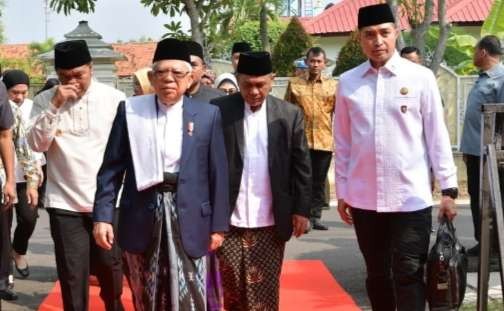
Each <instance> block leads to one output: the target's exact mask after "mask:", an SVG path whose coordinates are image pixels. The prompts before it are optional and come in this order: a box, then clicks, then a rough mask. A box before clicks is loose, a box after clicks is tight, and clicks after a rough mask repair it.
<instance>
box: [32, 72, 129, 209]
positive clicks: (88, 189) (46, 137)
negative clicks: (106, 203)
mask: <svg viewBox="0 0 504 311" xmlns="http://www.w3.org/2000/svg"><path fill="white" fill-rule="evenodd" d="M54 93H55V88H53V89H50V90H47V91H45V92H42V93H40V94H39V95H38V96H36V97H35V98H34V107H33V111H32V117H33V116H36V115H37V114H38V112H40V115H38V117H36V119H35V122H34V124H33V127H32V128H31V130H30V132H29V134H28V143H29V144H30V146H31V147H32V149H33V150H35V151H38V152H45V151H47V190H46V199H45V200H46V201H45V206H46V207H50V208H59V209H63V210H68V211H75V212H84V213H88V212H92V209H93V201H94V194H95V192H96V175H97V173H98V170H99V168H100V166H101V163H102V161H103V154H104V152H105V147H106V144H107V140H108V138H109V134H110V129H111V128H112V122H113V120H114V117H115V115H116V112H117V106H118V104H119V102H120V101H122V100H124V99H125V95H124V93H122V92H120V91H118V90H116V89H114V88H112V87H110V86H107V85H105V84H102V83H100V82H98V81H95V80H93V81H92V82H91V84H90V86H89V88H88V90H87V91H86V93H85V94H84V96H83V97H82V98H81V99H79V100H78V101H76V102H69V103H66V104H64V105H63V106H61V107H60V108H59V109H56V108H55V107H54V106H53V105H52V104H51V100H52V98H53V96H54Z"/></svg>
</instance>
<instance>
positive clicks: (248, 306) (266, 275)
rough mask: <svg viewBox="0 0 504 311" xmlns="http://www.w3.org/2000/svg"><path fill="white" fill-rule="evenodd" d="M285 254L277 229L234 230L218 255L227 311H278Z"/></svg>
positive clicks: (234, 228)
mask: <svg viewBox="0 0 504 311" xmlns="http://www.w3.org/2000/svg"><path fill="white" fill-rule="evenodd" d="M284 250H285V242H284V241H281V240H280V239H278V237H277V235H276V234H275V229H274V227H266V228H253V229H248V228H237V227H231V228H230V231H229V233H228V234H226V238H225V240H224V243H223V245H222V246H221V248H220V249H219V251H218V255H219V264H220V271H221V276H222V285H223V288H224V309H225V310H229V311H276V310H278V304H279V286H280V273H281V270H282V261H283V256H284Z"/></svg>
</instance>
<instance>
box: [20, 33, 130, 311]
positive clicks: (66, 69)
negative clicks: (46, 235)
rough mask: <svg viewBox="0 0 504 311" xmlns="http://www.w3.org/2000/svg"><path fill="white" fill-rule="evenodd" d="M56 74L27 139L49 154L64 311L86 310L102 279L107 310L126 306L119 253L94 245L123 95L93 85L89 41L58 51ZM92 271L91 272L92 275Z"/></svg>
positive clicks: (49, 202)
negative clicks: (96, 213)
mask: <svg viewBox="0 0 504 311" xmlns="http://www.w3.org/2000/svg"><path fill="white" fill-rule="evenodd" d="M54 53H55V63H54V66H55V69H56V73H57V75H58V78H59V80H60V81H61V85H58V86H56V87H54V88H52V89H49V90H47V91H44V92H42V93H40V94H39V95H38V96H36V97H35V98H34V107H33V109H32V117H36V120H35V121H34V124H33V127H32V128H31V130H30V133H29V134H28V142H29V144H30V146H31V147H32V149H33V150H35V151H38V152H47V190H46V197H45V206H46V208H47V211H48V212H49V219H50V226H51V236H52V238H53V241H54V246H55V255H56V267H57V270H58V278H59V280H60V284H61V291H62V296H63V305H64V308H65V310H87V309H88V296H89V294H88V278H89V274H90V272H92V273H93V274H95V275H96V277H97V278H98V281H99V283H100V285H101V293H100V296H101V297H102V299H103V300H104V304H105V308H106V310H123V307H122V304H121V300H120V299H121V293H122V269H121V252H120V249H119V248H118V247H117V246H114V247H113V248H112V249H111V250H104V249H102V248H100V247H98V246H97V245H96V243H95V241H94V238H93V235H92V230H93V219H92V212H93V203H94V194H95V192H96V176H97V173H98V170H99V168H100V164H101V163H102V160H103V154H104V152H105V147H106V144H107V139H108V136H109V133H110V130H111V127H112V123H113V120H114V117H115V114H116V111H117V107H118V105H119V102H120V101H121V100H124V99H125V95H124V94H123V93H122V92H120V91H118V90H116V89H114V88H112V87H109V86H107V85H105V84H102V83H100V82H98V81H96V80H94V79H93V78H92V63H91V55H90V53H89V50H88V47H87V44H86V42H85V41H84V40H73V41H64V42H60V43H58V44H56V46H55V49H54ZM90 270H91V271H90Z"/></svg>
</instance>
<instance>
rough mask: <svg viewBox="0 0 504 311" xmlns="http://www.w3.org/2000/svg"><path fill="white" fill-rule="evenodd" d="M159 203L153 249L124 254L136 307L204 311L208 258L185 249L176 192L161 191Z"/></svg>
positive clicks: (169, 310)
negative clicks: (188, 254)
mask: <svg viewBox="0 0 504 311" xmlns="http://www.w3.org/2000/svg"><path fill="white" fill-rule="evenodd" d="M158 203H159V208H157V209H156V211H155V213H156V223H155V225H154V234H155V238H154V241H153V243H152V245H151V247H150V249H149V250H148V251H147V252H146V253H144V254H132V253H128V252H124V253H123V261H124V263H125V274H126V277H127V279H128V282H129V285H130V288H131V292H132V294H133V303H134V305H135V310H137V311H144V310H145V311H147V310H148V311H157V310H166V311H205V310H206V258H205V257H202V258H198V259H193V258H190V257H189V256H187V254H186V253H185V251H184V249H183V246H182V240H181V236H180V228H179V224H178V219H177V218H178V215H177V209H176V205H175V194H173V193H170V192H165V193H163V194H160V195H159V202H158Z"/></svg>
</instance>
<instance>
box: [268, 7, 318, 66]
mask: <svg viewBox="0 0 504 311" xmlns="http://www.w3.org/2000/svg"><path fill="white" fill-rule="evenodd" d="M311 46H313V41H312V38H311V37H310V36H309V35H308V34H307V33H306V31H305V30H304V28H303V26H302V25H301V23H300V22H299V20H298V19H297V18H296V17H293V18H292V19H291V21H290V23H289V25H288V26H287V29H286V30H285V31H284V33H283V34H282V35H281V36H280V39H279V40H278V42H277V44H276V45H275V48H274V49H273V55H272V58H273V69H274V70H275V72H276V73H277V74H278V75H279V76H290V75H292V74H293V71H294V67H293V63H294V61H295V60H296V59H298V58H300V57H302V56H303V55H304V54H305V53H306V51H307V50H308V49H309V48H310V47H311Z"/></svg>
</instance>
